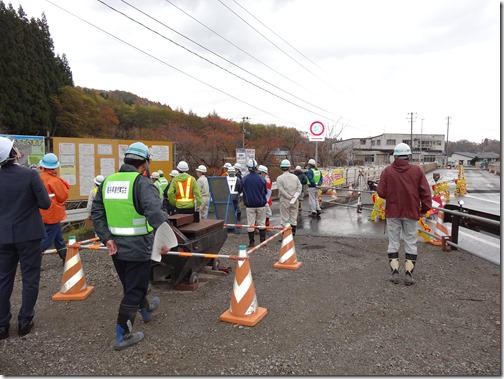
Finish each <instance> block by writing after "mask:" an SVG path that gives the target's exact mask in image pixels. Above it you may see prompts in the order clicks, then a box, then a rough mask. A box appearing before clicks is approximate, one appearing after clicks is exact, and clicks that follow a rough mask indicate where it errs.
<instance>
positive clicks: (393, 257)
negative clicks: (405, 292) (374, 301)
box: [388, 253, 399, 284]
mask: <svg viewBox="0 0 504 379" xmlns="http://www.w3.org/2000/svg"><path fill="white" fill-rule="evenodd" d="M388 259H389V265H390V270H391V271H392V275H391V276H390V281H391V282H392V283H394V284H398V283H399V253H388Z"/></svg>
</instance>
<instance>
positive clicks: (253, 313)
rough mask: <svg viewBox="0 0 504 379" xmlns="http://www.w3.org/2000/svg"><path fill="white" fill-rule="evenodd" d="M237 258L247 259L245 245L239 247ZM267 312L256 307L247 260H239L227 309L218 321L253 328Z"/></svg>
mask: <svg viewBox="0 0 504 379" xmlns="http://www.w3.org/2000/svg"><path fill="white" fill-rule="evenodd" d="M238 256H239V257H241V258H244V257H248V255H247V248H246V246H245V245H240V250H239V253H238ZM267 313H268V311H267V310H266V308H262V307H259V306H258V305H257V297H256V293H255V287H254V281H253V280H252V273H251V272H250V262H249V259H245V260H240V261H238V262H237V264H236V272H235V280H234V284H233V293H232V294H231V304H230V306H229V309H228V310H227V311H225V312H224V313H223V314H221V315H220V320H221V321H225V322H230V323H233V324H240V325H246V326H255V325H256V324H257V323H258V322H259V321H261V320H262V319H263V317H264V316H266V314H267Z"/></svg>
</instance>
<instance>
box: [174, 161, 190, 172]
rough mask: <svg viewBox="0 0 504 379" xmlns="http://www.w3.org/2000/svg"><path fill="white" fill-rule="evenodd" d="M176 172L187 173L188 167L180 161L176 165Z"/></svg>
mask: <svg viewBox="0 0 504 379" xmlns="http://www.w3.org/2000/svg"><path fill="white" fill-rule="evenodd" d="M177 170H178V171H180V172H186V171H189V165H188V164H187V162H186V161H180V162H179V164H178V165H177Z"/></svg>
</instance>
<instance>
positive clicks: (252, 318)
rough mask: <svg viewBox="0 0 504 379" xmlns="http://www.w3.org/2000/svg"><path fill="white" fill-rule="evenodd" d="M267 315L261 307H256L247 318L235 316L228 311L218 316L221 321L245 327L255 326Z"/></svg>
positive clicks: (265, 310)
mask: <svg viewBox="0 0 504 379" xmlns="http://www.w3.org/2000/svg"><path fill="white" fill-rule="evenodd" d="M267 314H268V310H267V309H266V308H263V307H257V310H256V311H255V313H254V314H251V315H249V316H235V315H233V314H232V313H231V312H230V311H229V310H227V311H225V312H224V313H223V314H221V315H220V317H219V319H220V320H221V321H225V322H230V323H232V324H239V325H245V326H256V325H257V324H258V323H259V321H261V320H262V319H263V318H264V316H266V315H267Z"/></svg>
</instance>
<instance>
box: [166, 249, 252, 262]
mask: <svg viewBox="0 0 504 379" xmlns="http://www.w3.org/2000/svg"><path fill="white" fill-rule="evenodd" d="M161 255H178V256H179V257H202V258H212V259H217V258H225V259H232V260H235V261H244V260H246V259H248V257H240V256H238V255H223V254H205V253H190V252H185V251H163V252H162V253H161Z"/></svg>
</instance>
